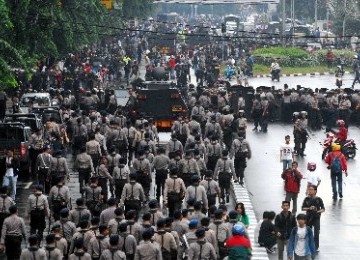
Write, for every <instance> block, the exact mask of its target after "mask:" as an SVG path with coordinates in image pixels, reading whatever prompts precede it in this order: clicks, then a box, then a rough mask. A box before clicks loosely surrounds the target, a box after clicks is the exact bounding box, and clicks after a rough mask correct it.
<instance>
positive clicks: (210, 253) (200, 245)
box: [188, 228, 217, 260]
mask: <svg viewBox="0 0 360 260" xmlns="http://www.w3.org/2000/svg"><path fill="white" fill-rule="evenodd" d="M205 234H206V231H205V228H199V229H198V230H196V232H195V235H196V237H197V241H196V242H195V243H192V244H190V245H189V253H188V259H189V260H197V259H209V260H216V259H217V256H216V252H215V248H214V246H213V245H212V244H211V243H210V242H208V241H206V238H205Z"/></svg>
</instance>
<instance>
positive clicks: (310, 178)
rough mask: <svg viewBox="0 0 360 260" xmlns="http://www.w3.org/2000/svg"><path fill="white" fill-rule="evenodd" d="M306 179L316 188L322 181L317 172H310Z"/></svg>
mask: <svg viewBox="0 0 360 260" xmlns="http://www.w3.org/2000/svg"><path fill="white" fill-rule="evenodd" d="M306 179H307V182H308V183H310V184H311V185H315V186H317V185H318V183H319V182H320V181H321V178H320V176H319V174H318V173H317V172H316V171H308V172H307V174H306Z"/></svg>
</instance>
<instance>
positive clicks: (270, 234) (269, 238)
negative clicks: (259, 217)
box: [258, 211, 276, 254]
mask: <svg viewBox="0 0 360 260" xmlns="http://www.w3.org/2000/svg"><path fill="white" fill-rule="evenodd" d="M274 218H275V212H274V211H270V212H269V213H268V216H267V219H265V220H264V221H263V222H262V224H261V226H260V231H259V237H258V243H259V244H260V246H263V247H265V248H266V251H267V252H268V253H269V254H272V253H274V252H275V250H274V246H275V245H276V234H275V226H274V224H273V221H274Z"/></svg>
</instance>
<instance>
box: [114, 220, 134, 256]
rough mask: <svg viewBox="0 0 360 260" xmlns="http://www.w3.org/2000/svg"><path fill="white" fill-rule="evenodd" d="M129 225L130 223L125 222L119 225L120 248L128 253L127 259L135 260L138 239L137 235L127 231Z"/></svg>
mask: <svg viewBox="0 0 360 260" xmlns="http://www.w3.org/2000/svg"><path fill="white" fill-rule="evenodd" d="M128 226H129V225H128V223H126V222H123V223H120V225H119V227H118V234H119V242H118V248H120V249H121V250H122V251H123V252H125V253H126V259H127V260H133V259H134V255H135V251H136V246H137V241H136V238H135V236H133V235H132V234H129V233H128V232H127V228H128Z"/></svg>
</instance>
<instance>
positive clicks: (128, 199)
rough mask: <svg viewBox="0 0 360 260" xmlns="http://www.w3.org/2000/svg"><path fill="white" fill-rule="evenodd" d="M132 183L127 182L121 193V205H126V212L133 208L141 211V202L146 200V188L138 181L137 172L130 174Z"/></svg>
mask: <svg viewBox="0 0 360 260" xmlns="http://www.w3.org/2000/svg"><path fill="white" fill-rule="evenodd" d="M129 178H130V183H126V184H125V186H124V189H123V191H122V194H121V199H120V204H119V206H120V207H123V206H125V214H126V213H127V212H128V211H129V210H131V209H133V210H136V211H137V212H139V211H140V208H141V203H142V202H144V201H145V194H144V190H143V188H142V186H141V184H140V183H138V182H136V179H137V174H136V173H131V174H130V175H129Z"/></svg>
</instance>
